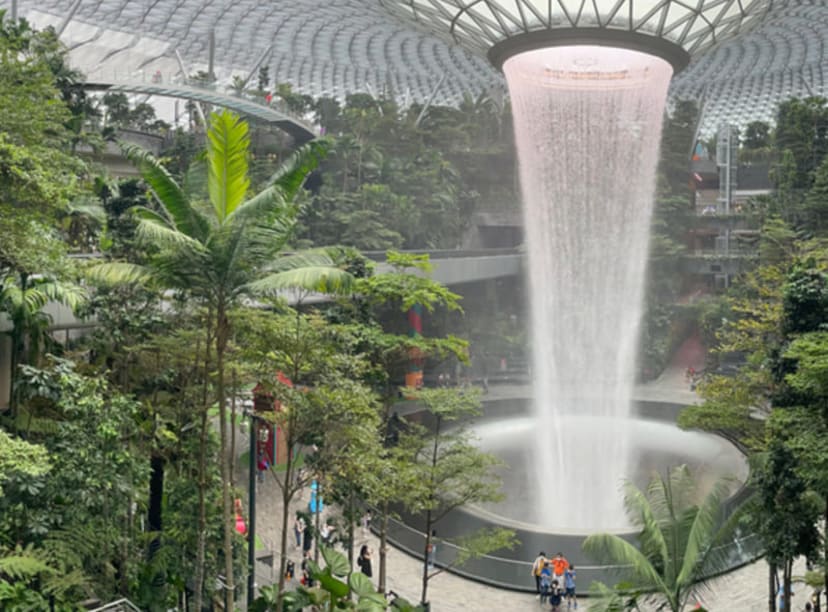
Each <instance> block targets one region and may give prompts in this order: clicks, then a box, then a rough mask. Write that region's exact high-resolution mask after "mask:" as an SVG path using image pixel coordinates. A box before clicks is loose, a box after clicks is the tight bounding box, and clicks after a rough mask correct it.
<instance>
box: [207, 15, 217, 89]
mask: <svg viewBox="0 0 828 612" xmlns="http://www.w3.org/2000/svg"><path fill="white" fill-rule="evenodd" d="M215 68H216V31H215V30H214V29H212V28H211V29H210V35H209V36H208V38H207V78H208V79H210V80H211V81H212V80H215V78H216V72H215Z"/></svg>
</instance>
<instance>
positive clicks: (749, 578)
mask: <svg viewBox="0 0 828 612" xmlns="http://www.w3.org/2000/svg"><path fill="white" fill-rule="evenodd" d="M528 392H529V389H528V387H527V386H526V385H497V386H492V387H491V389H490V392H489V395H488V396H487V398H491V399H505V398H508V397H527V396H528ZM636 397H637V398H638V399H647V400H651V401H666V402H674V403H687V404H690V403H694V402H696V401H698V398H697V396H696V394H695V393H693V392H692V391H690V390H689V388H688V385H687V383H686V381H685V379H684V370H683V369H681V368H679V367H675V368H672V369H670V370H668V371H667V372H665V374H664V375H663V376H662V377H660V378H659V379H658V380H656V381H653V382H651V383H649V384H647V385H639V386H638V387H637V389H636ZM238 482H247V479H246V473H245V467H244V466H239V474H238ZM307 500H308V494H307V493H305V495H304V498H303V499H298V500H296V501H295V503H294V507H292V508H291V516H293V513H294V512H295V510H298V509H300V508H304V507H305V506H306V504H307ZM281 509H282V505H281V497H280V494H279V491H278V487H277V485H276V483H275V482H273V481H272V479H270V478H268V480H267V481H266V482H265V483H263V484H261V485H259V495H258V504H257V517H258V519H257V523H258V525H257V530H258V533H259V535H260V537H261V539H262V540H263V541H264V542H265V546H266V547H267V548H268V549H271V550H278V545H279V541H280V540H279V532H278V525H279V524H280V520H281ZM330 511H331V510H330V509H329V508H328V509H326V512H330ZM291 525H292V521H291ZM357 533H358V537H357V550H358V547H359V546H361V545H362V544H363V543H368V545H369V546H371V548H372V549H373V550H374V559H375V561H374V572H375V576H376V572H377V571H378V568H377V565H378V563H379V561H378V555H377V553H376V551H377V548H378V545H379V544H378V541H377V539H376V538H375V537H374V536H372V535H368V536H364V535H362V534H361V533H360V532H359V531H358V532H357ZM360 536H361V537H360ZM289 538H291V539H292V531H291V533H290V534H289ZM292 544H293V543H292V542H291V544H290V545H289V548H288V551H289V552H288V557H289V558H290V559H291V560H293V561H294V562H295V563H296V566H297V568H298V567H299V565H300V561H301V551H299V550H298V549H296V548H295V547H293V545H292ZM548 548H549V549H550V550H553V549H555V545H554V542H550V546H549V547H548ZM438 554H439V550H438ZM530 561H531V560H527V574H528V572H529V562H530ZM277 568H278V562H277ZM803 573H804V563H803V564H799V565H797V567H796V568H795V570H794V575H802V574H803ZM257 576H258V582H259V583H260V584H263V583H267V582H269V580H268V579H269V577H270V572H269V571H268V569H267V568H265V567H262V566H261V565H260V567H259V568H257ZM421 580H422V562H421V561H419V560H417V559H415V558H413V557H411V556H409V555H408V554H406V553H403V552H401V551H399V550H396V549H393V548H392V549H391V550H390V551H389V552H388V588H389V590H393V591H395V592H396V593H399V594H400V595H401V596H403V597H405V598H406V599H409V600H411V601H418V600H419V598H420V592H421V589H422V583H421ZM767 583H768V569H767V565H766V564H765V562H764V561H761V560H760V561H758V562H756V563H753V564H750V565H748V566H745V567H743V568H741V569H738V570H735V571H733V572H731V573H730V574H727V575H725V576H722V577H719V578H716V579H714V580H712V581H711V582H710V583H709V584H708V585H707V588H705V589H704V590H702V591H701V593H700V596H699V602H701V603H703V604H704V605H705V607H706V608H707V609H708V610H710V611H711V612H762V611H764V610H767V609H768V593H767ZM580 586H581V588H583V590H587V589H588V586H589V585H580ZM809 596H810V589H806V588H803V587H801V586H800V587H798V588H796V589H795V594H794V601H793V604H794V605H793V607H792V609H793V610H794V611H795V612H798V611H801V610H803V609H804V606H805V602H806V601H808V597H809ZM428 599H429V600H430V601H431V604H432V605H431V609H432V610H433V611H434V612H465V611H467V610H480V611H489V610H492V611H497V612H512V611H516V612H517V611H522V610H527V611H534V610H540V609H542V607H541V605H540V603H539V602H538V600H537V598H535V597H534V596H532V595H529V594H525V593H520V592H515V591H509V590H505V589H497V588H494V587H489V586H485V585H482V584H479V583H477V582H474V581H471V580H466V579H463V578H461V577H459V576H456V575H453V574H450V573H448V572H444V573H442V574H440V575H439V576H436V577H435V578H433V579H432V580H431V581H430V583H429V588H428ZM543 609H547V608H546V606H544V607H543ZM579 609H580V610H589V605H588V602H586V601H582V602H581V605H580V606H579ZM654 609H655V608H652V607H651V608H647V607H643V608H642V610H654ZM688 609H692V608H688Z"/></svg>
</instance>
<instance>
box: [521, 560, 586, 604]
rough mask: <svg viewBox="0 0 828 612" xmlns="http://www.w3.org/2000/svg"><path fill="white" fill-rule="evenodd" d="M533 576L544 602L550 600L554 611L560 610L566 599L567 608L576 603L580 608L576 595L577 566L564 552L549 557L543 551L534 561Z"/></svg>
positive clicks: (541, 600)
mask: <svg viewBox="0 0 828 612" xmlns="http://www.w3.org/2000/svg"><path fill="white" fill-rule="evenodd" d="M532 576H534V577H535V588H536V589H537V592H538V595H539V596H540V602H541V603H542V604H544V603H546V602H549V605H550V606H551V608H552V610H553V612H560V610H561V609H562V606H563V602H564V600H566V608H567V610H569V609H571V608H572V607H573V605H574V607H575V609H576V610H577V609H578V597H577V596H576V595H575V576H576V574H575V566H574V565H572V564H571V563H570V562H569V561H567V560H566V557H564V556H563V553H560V552H559V553H558V554H556V555H555V556H554V557H552V558H551V559H550V558H547V556H546V553H545V552H543V551H541V552H540V553H538V556H537V558H536V559H535V561H534V562H533V563H532Z"/></svg>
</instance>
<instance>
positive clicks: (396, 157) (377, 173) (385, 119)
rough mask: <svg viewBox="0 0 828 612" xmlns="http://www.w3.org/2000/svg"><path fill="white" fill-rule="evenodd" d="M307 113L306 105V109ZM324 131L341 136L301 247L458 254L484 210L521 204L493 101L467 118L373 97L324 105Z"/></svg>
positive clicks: (467, 110) (473, 105)
mask: <svg viewBox="0 0 828 612" xmlns="http://www.w3.org/2000/svg"><path fill="white" fill-rule="evenodd" d="M303 104H304V102H303ZM315 106H316V113H317V116H318V117H319V119H320V122H321V123H322V125H323V126H324V127H325V129H326V130H327V132H328V133H329V134H331V135H336V140H335V143H334V147H333V151H332V155H331V156H330V158H329V159H328V160H327V161H326V163H325V164H324V166H323V179H324V184H323V186H322V188H321V190H320V191H319V193H318V194H315V195H314V198H313V204H312V205H311V206H309V207H306V208H305V209H304V210H303V212H302V215H301V231H300V236H299V237H300V239H301V240H302V241H307V242H309V243H311V244H313V245H330V244H344V245H346V246H352V247H357V248H360V249H367V250H382V249H386V248H405V249H413V248H455V247H456V246H458V245H459V244H460V242H461V237H462V232H463V231H464V230H465V228H466V226H467V223H468V219H469V216H470V215H471V214H472V212H473V211H474V209H475V208H484V207H485V208H490V209H491V208H494V209H502V208H505V207H511V206H512V205H513V203H514V202H515V201H516V194H515V193H514V185H515V180H514V161H513V154H512V152H511V147H510V143H509V142H508V140H507V139H506V138H503V136H504V135H505V134H508V133H509V126H508V125H507V126H506V127H504V123H508V117H507V115H506V113H505V112H504V111H503V110H502V109H499V108H498V107H497V106H496V105H495V104H493V102H492V101H491V100H489V99H487V98H485V97H481V98H479V99H478V100H472V99H470V98H469V99H466V100H464V101H463V103H462V105H461V108H460V109H453V108H446V107H437V106H432V107H430V108H429V109H428V111H427V112H426V113H425V114H424V115H423V116H422V117H418V116H419V113H420V110H421V109H420V108H419V107H412V108H411V109H408V111H405V110H403V109H401V108H399V106H398V105H397V104H396V103H395V102H394V101H393V100H392V99H391V98H386V97H380V98H379V99H374V98H372V97H370V96H368V95H366V94H354V95H350V96H348V97H347V99H346V101H345V104H344V106H340V105H339V103H337V102H336V101H333V100H331V99H327V98H322V99H320V100H318V101H317V102H316V103H315Z"/></svg>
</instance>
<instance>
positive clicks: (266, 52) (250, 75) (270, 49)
mask: <svg viewBox="0 0 828 612" xmlns="http://www.w3.org/2000/svg"><path fill="white" fill-rule="evenodd" d="M274 44H275V43H270V46H269V47H268V48H267V49H265V50H264V53H262V54H261V55H260V56H259V59H257V60H256V63H255V64H253V68H251V69H250V72H249V73H248V74H247V76H246V77H245V79H244V83H242V88H244V87H247V84H248V83H249V82H250V79H252V78H253V75H255V74H256V71H257V70H259V66H261V65H262V63H263V62H264V61H265V60H266V59H268V58H269V57H270V54H271V53H272V52H273V45H274Z"/></svg>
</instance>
